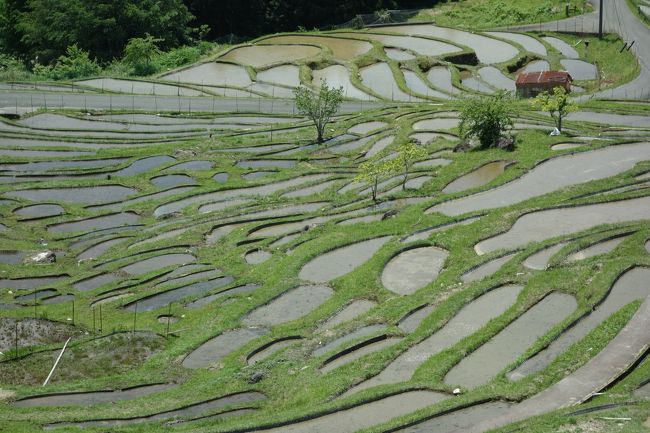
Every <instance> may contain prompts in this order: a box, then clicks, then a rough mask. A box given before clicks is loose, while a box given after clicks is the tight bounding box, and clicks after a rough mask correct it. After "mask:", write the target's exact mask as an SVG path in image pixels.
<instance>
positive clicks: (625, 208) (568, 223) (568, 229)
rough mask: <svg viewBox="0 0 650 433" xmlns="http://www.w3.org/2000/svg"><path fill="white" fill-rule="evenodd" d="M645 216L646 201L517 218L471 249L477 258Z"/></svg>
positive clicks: (648, 208)
mask: <svg viewBox="0 0 650 433" xmlns="http://www.w3.org/2000/svg"><path fill="white" fill-rule="evenodd" d="M648 215H650V197H641V198H636V199H630V200H621V201H616V202H610V203H600V204H593V205H586V206H577V207H571V208H557V209H549V210H543V211H537V212H532V213H528V214H525V215H523V216H521V217H519V219H518V220H517V221H516V222H515V224H514V225H513V226H512V227H511V228H510V230H508V231H507V232H505V233H502V234H500V235H496V236H494V237H492V238H489V239H486V240H484V241H481V242H479V243H477V244H476V245H475V246H474V249H475V250H476V252H477V253H478V254H486V253H490V252H492V251H495V250H497V249H501V248H509V249H512V248H517V247H520V246H522V245H525V244H527V243H529V242H540V241H544V240H546V239H550V238H553V237H556V236H566V235H569V234H572V233H577V232H580V231H583V230H587V229H589V228H592V227H596V226H599V225H601V224H615V223H622V222H627V221H636V220H644V219H647V218H648Z"/></svg>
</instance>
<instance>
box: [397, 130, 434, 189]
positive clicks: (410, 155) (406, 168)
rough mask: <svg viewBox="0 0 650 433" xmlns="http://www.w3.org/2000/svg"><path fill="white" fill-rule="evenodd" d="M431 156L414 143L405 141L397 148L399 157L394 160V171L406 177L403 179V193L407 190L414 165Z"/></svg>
mask: <svg viewBox="0 0 650 433" xmlns="http://www.w3.org/2000/svg"><path fill="white" fill-rule="evenodd" d="M427 155H429V154H428V153H427V151H426V149H424V148H423V147H422V146H420V145H418V144H416V143H415V142H413V141H410V140H409V141H405V142H404V143H402V144H400V145H399V146H398V147H397V157H396V158H394V159H392V160H391V162H392V163H393V164H394V166H395V167H394V171H396V172H401V173H402V174H403V176H404V178H403V179H402V191H404V190H405V189H406V181H407V180H408V177H409V174H410V172H411V168H412V167H413V163H414V162H416V161H419V160H420V159H423V158H426V157H427Z"/></svg>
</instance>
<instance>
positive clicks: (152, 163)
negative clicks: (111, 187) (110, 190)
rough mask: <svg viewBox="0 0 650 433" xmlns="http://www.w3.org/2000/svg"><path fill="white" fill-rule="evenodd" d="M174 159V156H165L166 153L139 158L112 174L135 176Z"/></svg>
mask: <svg viewBox="0 0 650 433" xmlns="http://www.w3.org/2000/svg"><path fill="white" fill-rule="evenodd" d="M174 161H176V158H172V157H171V156H166V155H163V156H150V157H147V158H142V159H139V160H137V161H135V162H133V164H131V165H129V166H128V167H125V168H123V169H121V170H118V171H116V172H115V173H113V176H117V177H128V176H137V175H139V174H142V173H146V172H148V171H150V170H154V169H156V168H158V167H160V166H162V165H165V164H170V163H172V162H174Z"/></svg>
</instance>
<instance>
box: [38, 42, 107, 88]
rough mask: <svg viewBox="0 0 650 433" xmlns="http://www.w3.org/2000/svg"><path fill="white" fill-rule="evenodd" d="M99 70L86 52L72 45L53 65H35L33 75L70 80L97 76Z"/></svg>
mask: <svg viewBox="0 0 650 433" xmlns="http://www.w3.org/2000/svg"><path fill="white" fill-rule="evenodd" d="M101 70H102V69H101V67H100V66H99V65H98V64H97V62H96V61H95V60H93V59H91V58H90V56H89V55H88V52H87V51H84V50H82V49H81V48H79V47H78V46H77V45H72V46H69V47H68V49H67V50H66V54H65V55H62V56H60V57H59V58H58V59H57V61H56V63H55V64H53V65H50V66H41V65H36V66H35V67H34V74H36V75H39V76H42V77H45V78H47V79H51V80H70V79H76V78H83V77H91V76H93V75H98V74H99V73H100V72H101Z"/></svg>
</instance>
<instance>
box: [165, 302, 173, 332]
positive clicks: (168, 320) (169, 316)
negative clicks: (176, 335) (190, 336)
mask: <svg viewBox="0 0 650 433" xmlns="http://www.w3.org/2000/svg"><path fill="white" fill-rule="evenodd" d="M171 320H172V303H171V302H170V303H169V309H168V310H167V334H166V335H165V336H169V322H170V321H171Z"/></svg>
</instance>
